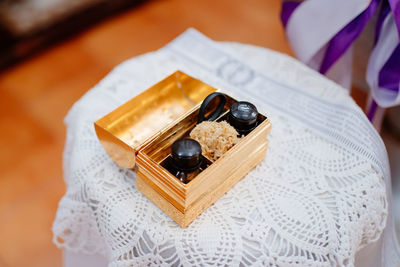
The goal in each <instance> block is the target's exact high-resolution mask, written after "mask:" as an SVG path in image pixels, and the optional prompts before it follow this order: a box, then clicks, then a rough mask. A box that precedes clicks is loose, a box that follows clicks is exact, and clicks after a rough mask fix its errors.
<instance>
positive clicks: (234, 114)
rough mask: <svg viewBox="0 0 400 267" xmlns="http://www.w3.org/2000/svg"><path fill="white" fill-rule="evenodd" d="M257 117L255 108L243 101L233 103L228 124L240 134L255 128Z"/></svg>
mask: <svg viewBox="0 0 400 267" xmlns="http://www.w3.org/2000/svg"><path fill="white" fill-rule="evenodd" d="M257 117H258V111H257V108H256V106H254V105H253V104H251V103H249V102H245V101H240V102H235V103H233V104H232V106H231V111H230V113H229V123H230V124H231V125H232V126H233V127H234V128H235V129H236V130H237V131H238V132H239V133H240V132H243V131H249V130H252V129H253V128H254V127H256V126H257Z"/></svg>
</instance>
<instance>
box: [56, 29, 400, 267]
mask: <svg viewBox="0 0 400 267" xmlns="http://www.w3.org/2000/svg"><path fill="white" fill-rule="evenodd" d="M175 70H182V71H183V72H185V73H187V74H189V75H191V76H193V77H196V78H199V79H200V80H202V81H203V82H206V83H208V84H210V85H212V86H214V87H216V88H221V89H222V90H223V91H224V92H227V93H228V94H230V95H232V96H233V97H235V98H236V99H241V100H248V101H250V102H252V103H254V104H255V105H256V106H257V108H258V109H259V110H260V111H261V112H262V113H263V114H266V115H267V116H268V117H269V118H270V120H271V123H272V131H271V133H270V135H269V141H270V146H269V149H268V151H267V156H266V158H265V160H264V161H263V162H262V163H261V164H259V165H258V166H257V167H256V168H255V169H254V170H252V171H251V172H250V173H249V174H248V175H247V176H245V177H244V178H243V179H242V180H241V181H240V182H239V183H238V184H237V185H235V186H234V187H233V188H232V189H231V190H230V191H229V192H228V193H226V194H225V195H224V196H223V197H222V198H220V199H219V200H218V201H217V202H216V203H215V204H214V205H212V206H211V207H209V208H208V209H207V210H206V211H205V212H203V213H202V214H201V215H200V216H199V217H198V218H197V219H195V221H194V222H193V223H192V224H191V225H189V227H188V228H186V229H182V228H180V227H179V226H178V225H177V224H176V223H175V222H174V221H173V220H172V219H170V218H169V217H168V216H167V215H166V214H165V213H163V212H162V211H161V210H160V209H159V208H158V207H157V206H155V205H154V204H153V203H152V202H151V201H149V200H148V199H147V198H146V197H145V196H143V195H142V194H141V193H140V192H139V191H138V190H137V189H136V183H135V171H134V170H127V169H123V168H120V167H118V166H117V165H116V164H115V163H114V162H113V161H112V160H111V158H110V157H109V156H108V155H107V154H106V152H105V151H104V150H103V148H102V146H101V145H100V143H99V141H98V139H97V137H96V134H95V131H94V127H93V122H94V121H96V120H97V119H99V118H100V117H102V116H104V115H106V114H107V113H109V112H110V111H112V110H113V109H115V108H116V107H118V106H120V105H121V104H123V103H124V102H126V101H127V100H129V99H130V98H132V97H134V96H135V95H137V94H138V93H140V92H141V91H143V90H145V89H147V88H148V87H150V86H151V85H152V84H154V83H156V82H158V81H159V80H161V79H163V78H164V77H166V76H167V75H169V74H171V73H172V72H174V71H175ZM65 123H66V125H67V140H66V145H65V152H64V179H65V182H66V184H67V192H66V194H65V196H64V197H63V198H62V200H61V201H60V204H59V208H58V212H57V216H56V219H55V222H54V225H53V232H54V242H55V243H56V244H57V245H58V246H59V247H61V248H64V249H65V251H66V257H65V262H66V266H78V265H79V264H80V265H82V266H88V265H89V264H93V266H100V265H101V264H104V265H106V264H109V266H144V265H146V266H147V265H150V266H207V265H216V266H336V265H339V266H354V265H356V266H379V265H380V264H382V265H385V266H392V264H393V265H394V264H396V263H397V262H398V259H399V255H400V254H399V250H398V245H397V243H396V239H395V237H394V235H393V226H392V218H391V212H390V209H391V207H390V201H388V199H389V200H390V173H389V166H388V159H387V154H386V150H385V147H384V144H383V142H382V140H381V138H380V137H379V135H378V133H377V132H376V131H375V130H374V129H373V127H372V126H371V125H370V123H369V122H368V120H367V119H366V117H365V116H364V114H363V113H362V111H361V110H360V109H359V108H358V106H357V105H356V104H355V102H354V101H353V100H352V99H351V98H350V97H349V95H348V92H347V91H346V90H345V89H343V88H341V87H340V86H338V85H336V84H335V83H333V82H332V81H330V80H328V79H326V78H325V77H323V76H321V75H320V74H318V73H316V72H314V71H313V70H311V69H309V68H307V67H306V66H304V65H303V64H301V63H299V62H298V61H296V60H295V59H293V58H290V57H288V56H286V55H282V54H279V53H277V52H274V51H270V50H268V49H264V48H259V47H254V46H249V45H243V44H237V43H217V42H213V41H211V40H209V39H207V38H206V37H205V36H203V35H201V34H200V33H198V32H197V31H195V30H193V29H190V30H188V31H186V32H185V33H184V34H182V35H181V36H179V37H178V38H177V39H175V40H174V41H173V42H171V43H170V44H168V45H167V46H165V47H164V48H162V49H160V50H158V51H156V52H152V53H148V54H145V55H142V56H139V57H136V58H133V59H130V60H128V61H126V62H124V63H122V64H120V65H119V66H117V67H116V68H115V69H114V70H113V71H112V72H111V73H110V74H109V75H107V76H106V77H105V78H104V79H103V80H102V81H101V82H100V83H99V84H98V85H96V86H95V87H94V88H93V89H91V90H90V91H89V92H88V93H87V94H86V95H85V96H83V97H82V98H81V99H80V100H79V101H78V102H77V103H75V105H74V106H73V107H72V108H71V110H70V112H69V114H68V115H67V117H66V118H65ZM387 191H388V193H387ZM386 224H388V225H387V226H386ZM385 227H386V228H385ZM383 247H384V248H385V249H382V248H383ZM88 255H95V256H88Z"/></svg>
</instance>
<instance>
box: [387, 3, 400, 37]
mask: <svg viewBox="0 0 400 267" xmlns="http://www.w3.org/2000/svg"><path fill="white" fill-rule="evenodd" d="M389 4H390V8H391V10H392V13H393V16H394V20H395V22H396V26H397V31H398V33H399V36H400V0H389Z"/></svg>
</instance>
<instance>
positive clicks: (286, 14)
mask: <svg viewBox="0 0 400 267" xmlns="http://www.w3.org/2000/svg"><path fill="white" fill-rule="evenodd" d="M301 3H302V2H296V1H284V2H283V3H282V11H281V21H282V24H283V27H285V28H286V25H287V23H288V21H289V18H290V16H292V14H293V12H294V11H295V10H296V8H297V7H298V6H299V5H300V4H301Z"/></svg>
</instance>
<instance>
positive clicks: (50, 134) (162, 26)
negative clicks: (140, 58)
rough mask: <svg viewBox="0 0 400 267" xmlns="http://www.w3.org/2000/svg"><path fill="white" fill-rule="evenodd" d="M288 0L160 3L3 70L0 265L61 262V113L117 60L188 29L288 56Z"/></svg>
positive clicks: (169, 0)
mask: <svg viewBox="0 0 400 267" xmlns="http://www.w3.org/2000/svg"><path fill="white" fill-rule="evenodd" d="M279 11H280V0H268V1H265V0H249V1H241V0H220V1H213V0H195V1H186V0H158V1H157V0H154V1H150V2H147V3H145V4H142V5H140V6H139V7H137V8H135V9H131V10H127V11H126V12H125V13H122V14H120V15H118V16H114V17H113V18H111V19H108V20H106V21H104V22H102V23H100V24H97V25H96V26H94V27H92V28H91V29H89V30H87V31H85V32H83V33H81V34H79V35H78V36H75V37H74V38H72V39H69V40H67V41H64V42H62V43H59V44H57V45H55V46H53V47H51V48H50V49H47V50H46V51H45V52H42V53H40V54H38V55H36V56H34V57H32V58H30V59H28V60H26V61H24V62H22V63H20V64H18V65H16V66H14V67H12V68H10V69H8V70H6V71H3V72H2V73H0V96H1V97H0V110H1V112H0V170H1V176H0V266H61V265H62V254H61V251H60V250H59V249H57V248H56V247H55V245H53V244H52V242H51V239H52V233H51V225H52V221H53V219H54V217H55V212H56V209H57V204H58V201H59V200H60V198H61V197H62V195H63V193H64V192H65V185H64V182H63V180H62V151H63V146H64V138H65V127H64V125H63V118H64V116H65V115H66V113H67V111H68V109H69V108H70V107H71V105H72V104H73V103H74V102H75V101H76V100H78V99H79V97H80V96H82V94H84V93H85V92H86V91H87V90H88V89H90V88H91V87H92V86H93V85H95V84H96V83H97V82H98V81H99V80H100V79H101V78H102V77H104V76H105V75H106V74H107V73H108V72H109V71H110V70H111V69H112V68H113V67H114V66H115V65H117V64H118V63H120V62H122V61H124V60H126V59H128V58H131V57H134V56H137V55H139V54H142V53H145V52H148V51H152V50H155V49H158V48H160V47H162V46H163V45H164V44H166V43H167V42H169V41H170V40H172V39H173V38H174V37H176V36H177V35H179V34H180V33H182V32H183V31H184V30H185V29H186V28H188V27H195V28H197V29H198V30H200V31H201V32H203V33H204V34H206V35H208V36H209V37H211V38H213V39H215V40H224V41H238V42H243V43H250V44H254V45H259V46H263V47H268V48H271V49H274V50H277V51H281V52H284V53H290V48H289V46H288V44H287V42H286V40H285V38H284V33H283V29H282V26H281V24H280V21H279Z"/></svg>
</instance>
